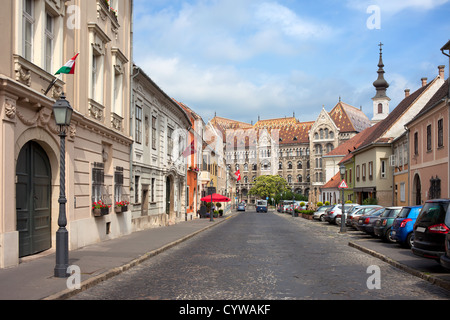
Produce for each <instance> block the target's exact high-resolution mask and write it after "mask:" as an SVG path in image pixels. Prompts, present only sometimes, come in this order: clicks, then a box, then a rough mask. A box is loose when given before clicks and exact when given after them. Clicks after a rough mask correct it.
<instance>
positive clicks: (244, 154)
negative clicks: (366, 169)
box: [210, 101, 370, 202]
mask: <svg viewBox="0 0 450 320" xmlns="http://www.w3.org/2000/svg"><path fill="white" fill-rule="evenodd" d="M210 124H212V125H213V126H214V128H216V129H217V130H218V131H220V132H221V133H222V135H223V140H224V144H225V150H224V152H225V158H226V162H227V165H228V167H229V168H230V170H234V172H235V171H237V170H240V173H241V178H242V180H241V181H240V182H239V183H238V189H239V197H240V199H241V200H246V201H248V202H253V201H254V200H255V199H254V198H250V197H249V196H248V191H249V190H250V189H251V187H252V183H253V181H254V180H256V178H257V177H258V176H260V175H265V174H272V175H279V176H281V177H283V178H285V179H286V181H287V182H288V185H289V186H290V187H291V189H292V190H293V192H295V193H297V194H302V195H305V196H309V195H310V190H311V187H312V186H316V187H318V186H321V185H323V183H325V181H326V180H325V173H324V170H325V168H324V167H323V162H322V156H323V154H325V153H326V152H329V151H331V150H333V149H334V148H336V147H337V146H338V145H339V144H341V143H343V142H345V141H347V140H349V139H350V138H352V137H353V136H354V135H356V134H357V133H359V132H360V131H362V130H364V129H365V128H367V127H369V126H370V120H369V119H368V118H367V116H366V115H365V114H364V113H363V112H362V111H361V110H360V109H358V108H355V107H353V106H351V105H349V104H346V103H344V102H342V101H339V102H338V103H337V104H336V106H335V107H334V108H333V109H332V110H331V111H330V112H327V111H326V110H325V109H324V108H323V109H322V111H321V113H320V114H319V117H318V118H317V119H316V120H315V121H305V122H302V121H300V120H298V119H297V118H296V117H295V115H294V116H292V117H284V118H274V119H260V118H258V121H257V122H256V123H255V124H248V123H243V122H239V121H235V120H231V119H226V118H223V117H218V116H215V117H214V118H213V119H212V120H211V121H210ZM319 146H320V147H319ZM310 150H314V152H313V153H312V152H310ZM317 191H318V189H317ZM318 194H319V193H318ZM317 197H319V196H315V197H314V199H312V200H311V201H313V202H315V201H316V200H320V199H316V198H317Z"/></svg>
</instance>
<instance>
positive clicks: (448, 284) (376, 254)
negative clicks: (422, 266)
mask: <svg viewBox="0 0 450 320" xmlns="http://www.w3.org/2000/svg"><path fill="white" fill-rule="evenodd" d="M348 245H349V246H350V247H353V248H356V249H358V250H360V251H362V252H365V253H368V254H370V255H372V256H374V257H376V258H378V259H380V260H382V261H384V262H387V263H389V264H390V265H392V266H394V267H396V268H398V269H400V270H403V271H405V272H407V273H409V274H411V275H413V276H416V277H419V278H421V279H423V280H426V281H428V282H430V283H431V284H434V285H437V286H439V287H441V288H444V289H446V290H450V281H447V280H443V279H440V278H438V277H435V276H432V275H430V274H426V273H424V272H421V271H418V270H416V269H413V268H411V267H408V266H407V265H404V264H402V263H400V262H398V261H395V260H393V259H391V258H389V257H386V256H385V255H383V254H381V253H379V252H376V251H373V250H370V249H367V248H365V247H363V246H360V245H359V244H356V243H354V242H351V241H349V243H348Z"/></svg>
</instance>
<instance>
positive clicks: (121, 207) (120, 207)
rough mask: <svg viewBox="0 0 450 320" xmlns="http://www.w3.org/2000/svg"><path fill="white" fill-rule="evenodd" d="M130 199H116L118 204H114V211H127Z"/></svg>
mask: <svg viewBox="0 0 450 320" xmlns="http://www.w3.org/2000/svg"><path fill="white" fill-rule="evenodd" d="M128 204H129V202H128V201H116V204H115V206H114V211H115V212H116V213H121V212H126V211H128Z"/></svg>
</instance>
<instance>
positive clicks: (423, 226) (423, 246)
mask: <svg viewBox="0 0 450 320" xmlns="http://www.w3.org/2000/svg"><path fill="white" fill-rule="evenodd" d="M449 204H450V199H434V200H427V201H426V202H425V204H424V205H423V208H422V210H421V211H420V214H419V216H418V217H417V220H416V223H415V224H414V243H413V246H412V248H411V250H412V252H413V253H414V254H415V255H417V256H421V257H424V258H430V259H435V260H437V261H440V257H441V256H442V255H444V254H445V252H446V250H445V240H446V235H447V233H448V232H449V230H450V229H449V226H450V210H449V207H450V206H449Z"/></svg>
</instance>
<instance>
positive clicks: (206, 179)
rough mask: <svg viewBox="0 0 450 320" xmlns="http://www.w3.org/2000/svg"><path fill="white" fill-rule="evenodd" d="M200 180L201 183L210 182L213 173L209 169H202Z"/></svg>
mask: <svg viewBox="0 0 450 320" xmlns="http://www.w3.org/2000/svg"><path fill="white" fill-rule="evenodd" d="M199 180H200V183H201V184H205V183H209V182H210V181H211V174H210V173H209V171H200V176H199Z"/></svg>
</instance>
